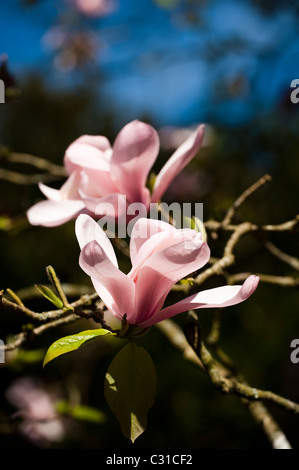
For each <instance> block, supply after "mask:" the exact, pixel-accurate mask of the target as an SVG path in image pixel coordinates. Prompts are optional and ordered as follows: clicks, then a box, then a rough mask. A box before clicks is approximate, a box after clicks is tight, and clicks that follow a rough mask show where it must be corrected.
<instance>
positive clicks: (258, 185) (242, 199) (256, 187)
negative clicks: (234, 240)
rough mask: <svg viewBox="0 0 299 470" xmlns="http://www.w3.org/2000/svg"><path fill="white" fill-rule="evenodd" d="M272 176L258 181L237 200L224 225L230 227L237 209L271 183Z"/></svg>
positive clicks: (228, 212)
mask: <svg viewBox="0 0 299 470" xmlns="http://www.w3.org/2000/svg"><path fill="white" fill-rule="evenodd" d="M271 179H272V178H271V176H270V175H265V176H263V177H262V178H260V179H259V180H258V181H256V182H255V183H254V184H253V185H252V186H250V187H249V188H248V189H246V190H245V191H244V192H243V193H242V194H241V195H240V196H239V197H238V199H236V201H235V202H234V204H233V205H232V206H231V208H230V209H229V210H228V211H227V214H226V216H225V217H224V219H223V221H222V224H223V225H224V226H225V225H228V224H230V222H231V220H232V218H233V217H234V215H235V213H236V211H237V209H239V207H240V206H241V205H242V204H243V203H244V202H245V201H246V199H248V198H249V197H250V196H252V194H254V193H255V192H256V191H258V190H259V189H260V188H261V187H263V186H264V185H265V184H266V183H267V182H269V181H271Z"/></svg>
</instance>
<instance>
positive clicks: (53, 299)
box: [35, 284, 63, 309]
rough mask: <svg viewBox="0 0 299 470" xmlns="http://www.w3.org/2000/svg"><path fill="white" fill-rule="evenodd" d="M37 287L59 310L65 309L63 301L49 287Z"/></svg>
mask: <svg viewBox="0 0 299 470" xmlns="http://www.w3.org/2000/svg"><path fill="white" fill-rule="evenodd" d="M35 287H36V288H37V289H38V290H39V291H40V293H41V294H42V295H43V296H44V297H45V298H46V299H48V300H49V301H50V302H51V303H52V304H54V305H55V307H57V308H59V309H60V308H63V302H62V300H61V299H60V298H59V297H58V296H57V295H56V294H55V293H54V292H53V291H52V290H51V289H49V287H47V286H42V285H37V284H36V285H35Z"/></svg>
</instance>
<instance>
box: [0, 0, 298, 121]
mask: <svg viewBox="0 0 299 470" xmlns="http://www.w3.org/2000/svg"><path fill="white" fill-rule="evenodd" d="M118 3H119V7H118V9H117V10H116V11H115V12H114V13H113V14H111V15H110V16H107V17H105V18H101V19H97V20H90V21H89V23H87V22H86V23H85V24H89V25H90V27H91V28H92V29H93V31H94V32H95V33H96V34H97V36H98V38H99V39H100V42H101V44H102V47H101V48H100V49H99V53H98V54H97V57H96V59H97V62H98V66H99V68H100V70H101V73H102V74H103V75H104V77H105V80H104V82H103V84H102V85H101V90H102V93H103V94H104V96H105V97H106V105H107V106H112V107H113V108H114V109H122V110H125V112H123V113H122V114H123V115H124V114H125V116H126V119H127V120H128V119H130V118H132V119H133V118H135V117H139V116H140V115H143V114H149V115H151V116H153V118H154V119H155V120H156V122H158V123H159V124H161V125H167V124H177V125H180V124H182V125H185V124H192V123H194V122H199V121H202V120H205V118H206V117H207V116H209V117H210V116H211V117H212V118H213V117H214V118H215V119H220V120H221V119H225V120H226V121H228V122H230V123H232V124H233V123H238V122H240V121H242V120H246V119H250V118H251V117H252V116H254V115H255V113H257V112H261V111H262V112H266V111H267V109H268V108H269V107H271V106H272V105H273V103H274V104H275V103H276V102H278V101H279V100H280V99H281V96H282V94H283V92H284V91H285V90H287V88H288V86H289V84H290V82H291V81H292V80H293V79H294V78H298V77H299V70H298V67H299V66H298V65H297V64H299V60H298V59H299V38H298V37H297V35H296V27H297V22H298V17H297V16H296V15H295V14H294V11H293V10H292V9H291V8H287V7H286V8H283V9H282V10H278V11H277V12H276V13H272V14H271V15H270V14H269V15H262V14H261V13H260V12H259V11H258V10H257V9H256V8H253V7H252V6H251V4H250V2H249V1H246V0H245V1H242V2H240V1H237V0H210V1H207V2H206V3H205V6H204V7H198V10H197V13H198V15H199V18H200V20H201V22H200V23H197V24H190V23H188V22H187V21H186V20H184V19H183V17H182V14H181V10H180V9H174V10H167V9H161V8H159V7H158V6H157V5H155V4H154V2H153V0H139V1H138V2H136V0H125V1H124V0H118ZM20 4H21V2H20V0H10V1H6V2H4V1H2V2H1V7H0V53H1V52H5V53H7V54H8V56H9V60H10V65H11V68H12V69H13V70H14V71H16V73H17V74H18V75H20V76H22V75H23V74H26V73H27V72H28V71H31V70H34V69H37V70H39V71H40V72H41V73H44V74H45V75H46V76H47V77H49V76H50V77H51V80H53V81H54V82H55V84H56V85H57V84H62V85H63V84H66V83H69V78H70V77H69V76H67V74H65V73H63V72H59V71H57V70H54V68H53V67H52V55H51V51H50V50H49V49H48V48H47V47H46V45H45V41H44V39H43V38H44V37H45V34H46V33H47V32H48V31H49V30H50V29H51V28H53V27H54V26H57V14H59V15H61V14H63V13H64V8H63V7H64V3H63V1H62V0H61V1H56V0H41V1H40V2H38V3H37V4H36V5H35V6H34V7H31V8H25V7H21V6H20ZM68 27H69V26H68ZM224 45H225V47H224V48H223V50H222V46H224ZM213 51H214V52H213ZM215 51H216V52H215ZM217 51H218V52H217ZM211 53H212V55H213V54H214V58H213V60H211V57H210V56H211ZM215 54H216V55H215ZM234 82H237V83H241V84H242V83H243V85H242V89H241V92H240V93H239V94H237V95H236V94H234V93H232V94H228V95H227V93H226V95H225V94H223V92H224V91H225V90H226V91H227V88H228V89H229V86H230V85H229V84H230V83H234ZM215 96H218V100H216V101H215ZM219 96H220V97H221V98H220V99H219Z"/></svg>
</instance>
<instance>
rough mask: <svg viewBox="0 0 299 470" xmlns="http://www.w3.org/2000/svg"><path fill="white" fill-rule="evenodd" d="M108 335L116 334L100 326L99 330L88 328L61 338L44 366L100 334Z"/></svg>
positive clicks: (48, 355) (50, 348)
mask: <svg viewBox="0 0 299 470" xmlns="http://www.w3.org/2000/svg"><path fill="white" fill-rule="evenodd" d="M106 335H114V336H115V333H112V332H111V331H109V330H105V329H104V328H100V329H98V330H86V331H81V333H77V334H75V335H71V336H65V337H64V338H60V339H58V340H57V341H55V343H53V344H52V345H51V346H50V347H49V349H48V351H47V354H46V356H45V359H44V363H43V367H44V366H45V365H46V364H47V363H48V362H50V361H52V360H53V359H55V358H56V357H58V356H61V355H62V354H66V353H68V352H71V351H75V350H76V349H79V348H80V347H81V346H83V345H84V344H86V343H89V342H91V341H93V340H95V339H97V338H98V337H99V336H106Z"/></svg>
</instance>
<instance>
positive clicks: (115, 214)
mask: <svg viewBox="0 0 299 470" xmlns="http://www.w3.org/2000/svg"><path fill="white" fill-rule="evenodd" d="M81 196H82V199H83V201H84V203H85V205H86V208H87V209H88V210H89V211H90V212H91V213H92V214H94V215H95V216H96V217H103V216H107V218H109V219H111V220H112V221H113V220H114V221H115V222H117V220H118V219H119V218H124V221H125V222H126V210H127V200H126V196H124V195H123V194H118V193H114V194H109V196H105V197H88V196H85V195H84V193H82V192H81Z"/></svg>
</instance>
